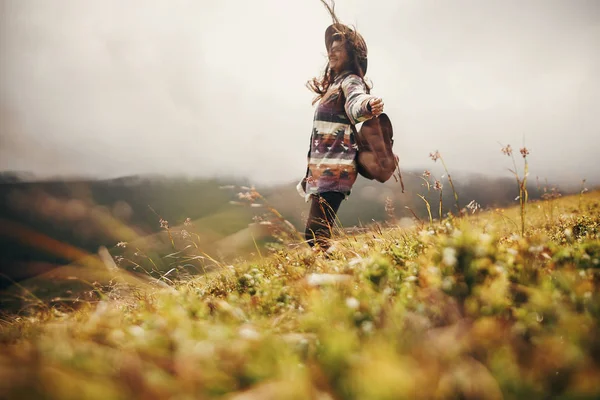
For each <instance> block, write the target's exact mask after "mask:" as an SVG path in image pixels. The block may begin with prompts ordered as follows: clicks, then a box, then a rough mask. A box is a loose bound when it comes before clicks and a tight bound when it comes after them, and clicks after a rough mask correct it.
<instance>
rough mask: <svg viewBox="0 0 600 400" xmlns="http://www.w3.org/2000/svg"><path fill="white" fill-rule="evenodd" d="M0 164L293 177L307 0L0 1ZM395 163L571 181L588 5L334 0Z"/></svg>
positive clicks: (307, 38) (593, 89)
mask: <svg viewBox="0 0 600 400" xmlns="http://www.w3.org/2000/svg"><path fill="white" fill-rule="evenodd" d="M0 4H1V18H0V170H19V171H31V172H34V173H35V174H37V175H40V176H48V175H56V174H65V175H73V174H76V175H91V176H100V177H114V176H122V175H129V174H136V173H161V174H186V175H201V176H214V175H237V176H245V177H248V178H250V179H251V180H253V181H256V182H257V183H280V182H288V181H294V180H297V179H300V178H301V177H302V176H303V174H304V172H305V168H306V158H305V156H306V152H307V149H308V144H309V138H310V133H311V128H312V118H313V112H314V109H313V107H312V106H311V100H312V97H313V95H312V94H311V93H310V92H309V91H308V90H307V89H306V88H305V86H304V85H305V82H306V81H307V80H308V79H309V78H311V77H313V76H315V75H318V74H320V73H321V72H322V70H323V67H324V66H325V63H326V54H325V49H324V43H323V33H324V30H325V28H326V27H327V26H328V25H329V24H330V22H331V20H330V18H329V16H328V14H327V12H326V10H325V9H324V7H323V6H322V5H321V3H320V2H319V0H286V1H283V0H253V1H248V0H218V1H216V0H215V1H205V0H189V1H184V0H169V1H167V0H162V1H150V0H52V1H49V0H37V1H34V0H0ZM337 10H338V14H339V16H340V18H341V20H342V21H343V22H345V23H350V24H354V25H356V26H357V27H358V30H359V31H360V32H361V33H362V34H363V36H364V37H365V39H366V41H367V45H368V47H369V71H368V72H369V73H368V77H369V78H370V79H371V81H372V82H373V84H374V88H373V94H376V95H378V96H381V97H383V99H384V101H385V107H386V108H385V112H387V113H388V115H389V116H390V118H391V119H392V123H393V125H394V130H395V135H396V145H395V150H396V152H397V153H398V154H399V155H400V157H401V163H402V164H401V165H402V166H403V167H404V168H412V167H414V168H421V167H431V166H433V162H432V161H431V160H430V159H429V158H428V154H429V152H431V151H435V150H439V151H440V152H441V153H442V155H443V156H444V159H445V161H446V163H447V165H448V167H449V168H450V169H451V170H454V171H474V172H483V173H490V174H494V175H500V176H502V175H509V174H510V173H509V172H507V171H506V168H507V167H509V166H510V160H509V159H508V158H506V156H503V155H502V154H501V152H500V147H501V146H500V144H499V142H500V143H502V144H508V143H510V144H511V145H512V146H513V147H514V148H517V149H518V148H519V147H521V146H522V145H523V144H525V145H526V146H527V147H528V148H529V149H530V151H531V155H530V163H531V168H532V173H533V174H538V175H540V176H542V177H548V178H554V179H555V178H557V177H563V178H567V179H575V180H580V179H581V178H583V177H588V180H593V178H592V176H593V174H594V173H596V177H597V178H596V180H599V179H600V177H598V175H597V174H598V172H597V171H596V170H600V168H599V167H598V166H599V164H600V162H599V161H598V151H599V149H600V120H599V117H600V73H599V71H600V50H599V49H600V1H598V0H587V1H586V0H527V1H522V0H518V1H517V0H486V1H478V0H471V1H468V0H453V1H433V0H410V1H409V0H404V1H399V0H338V1H337Z"/></svg>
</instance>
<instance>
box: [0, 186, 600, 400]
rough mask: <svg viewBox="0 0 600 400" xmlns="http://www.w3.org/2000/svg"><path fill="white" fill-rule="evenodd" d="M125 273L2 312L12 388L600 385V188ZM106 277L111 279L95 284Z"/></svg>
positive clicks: (22, 394)
mask: <svg viewBox="0 0 600 400" xmlns="http://www.w3.org/2000/svg"><path fill="white" fill-rule="evenodd" d="M518 218H519V210H517V209H507V210H490V211H486V212H481V213H475V214H473V215H471V216H469V217H465V218H461V219H458V218H454V219H447V220H444V221H442V222H441V223H439V222H437V221H436V222H435V223H434V224H433V225H432V226H429V225H424V226H423V227H420V228H419V227H415V228H413V229H408V230H407V229H400V228H398V227H394V226H390V227H387V228H380V227H377V226H376V227H374V228H373V230H372V231H370V232H367V233H364V234H360V235H356V236H355V235H349V236H343V237H337V239H336V242H335V246H334V251H333V252H332V254H331V256H330V257H328V258H326V257H323V256H319V255H315V254H313V253H312V252H311V251H309V250H308V249H301V250H285V249H283V248H280V249H278V250H275V251H273V252H272V253H271V254H269V255H266V254H264V255H263V257H262V259H261V260H260V261H253V262H239V263H237V264H236V265H232V266H222V267H221V268H220V269H219V270H217V271H214V272H211V273H209V274H207V275H205V276H202V277H199V278H192V279H186V280H181V281H178V282H175V283H174V284H173V285H170V286H169V287H164V288H145V287H144V286H140V285H131V284H129V283H127V282H122V283H121V284H119V285H116V286H113V287H112V288H111V289H110V290H111V291H110V292H105V293H101V294H100V297H101V300H100V301H98V302H93V303H92V302H89V303H87V302H84V303H83V305H82V306H81V307H79V308H77V309H76V310H73V311H71V312H65V311H64V308H49V307H47V308H45V309H42V310H41V311H39V312H38V313H35V314H28V315H22V316H5V317H3V320H2V321H1V325H0V347H1V351H0V398H36V399H132V398H137V399H166V398H170V399H205V398H206V399H210V398H227V399H237V400H241V399H323V400H325V399H403V398H406V399H432V398H441V399H445V398H462V399H500V398H505V399H517V398H532V399H533V398H559V399H593V398H599V397H600V294H599V292H598V289H599V287H600V238H599V229H600V192H593V193H587V194H585V195H584V196H582V197H581V196H572V197H566V198H562V199H552V200H547V201H543V202H535V203H530V204H529V205H528V207H527V214H526V218H527V220H526V221H527V230H526V235H525V237H521V236H520V235H519V234H518V232H519V220H518ZM98 290H100V289H98Z"/></svg>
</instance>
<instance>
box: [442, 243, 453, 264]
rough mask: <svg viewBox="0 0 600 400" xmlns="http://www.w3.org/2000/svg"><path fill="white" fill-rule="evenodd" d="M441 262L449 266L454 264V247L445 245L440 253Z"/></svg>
mask: <svg viewBox="0 0 600 400" xmlns="http://www.w3.org/2000/svg"><path fill="white" fill-rule="evenodd" d="M442 262H443V263H444V264H446V265H447V266H449V267H453V266H455V265H456V249H455V248H454V247H446V248H445V249H444V251H443V253H442Z"/></svg>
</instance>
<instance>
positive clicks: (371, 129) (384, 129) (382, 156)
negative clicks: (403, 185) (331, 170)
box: [352, 114, 399, 183]
mask: <svg viewBox="0 0 600 400" xmlns="http://www.w3.org/2000/svg"><path fill="white" fill-rule="evenodd" d="M352 130H353V131H354V137H355V139H356V145H357V146H358V154H357V156H356V168H357V171H358V173H359V174H360V175H362V176H363V177H365V178H367V179H371V180H373V179H375V180H377V181H379V182H381V183H384V182H387V180H388V179H390V178H391V177H392V175H393V174H394V172H395V171H396V170H397V169H398V170H399V168H398V156H396V155H395V154H394V152H393V150H392V147H393V145H394V130H393V128H392V123H391V121H390V118H389V117H388V116H387V114H380V115H379V116H377V117H373V118H371V119H369V120H367V121H365V122H363V124H362V126H361V128H360V130H357V129H356V126H355V125H354V124H352Z"/></svg>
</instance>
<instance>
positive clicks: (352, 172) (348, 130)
mask: <svg viewBox="0 0 600 400" xmlns="http://www.w3.org/2000/svg"><path fill="white" fill-rule="evenodd" d="M340 89H341V91H343V94H344V97H345V99H346V101H345V103H344V104H342V101H341V100H342V99H341V98H340V94H341V93H340ZM372 98H374V96H371V95H369V94H367V92H366V87H365V84H364V83H363V81H362V80H361V79H360V77H359V76H357V75H354V74H350V73H348V72H346V73H342V74H340V76H338V77H337V78H336V79H335V81H334V82H333V84H332V85H331V86H330V88H329V90H328V91H327V93H326V94H325V96H323V98H322V99H321V101H320V102H319V104H318V106H317V109H316V110H315V117H314V120H313V129H312V135H311V141H310V152H309V155H308V173H307V176H306V178H305V179H306V188H305V189H304V190H303V188H302V185H301V184H302V182H301V184H299V185H298V191H299V193H300V194H301V195H302V196H305V198H306V200H307V201H308V200H309V198H310V196H311V195H313V194H317V193H323V192H340V193H344V194H346V195H348V194H350V191H351V189H352V185H353V184H354V182H355V181H356V176H357V172H356V162H355V160H354V159H355V157H356V153H357V146H356V141H355V138H354V133H353V130H352V126H351V124H350V120H349V119H348V117H350V118H352V123H354V124H355V125H356V124H358V123H361V122H363V121H366V120H368V119H370V118H372V114H371V112H370V111H369V109H368V107H367V104H368V102H369V100H370V99H372Z"/></svg>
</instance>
